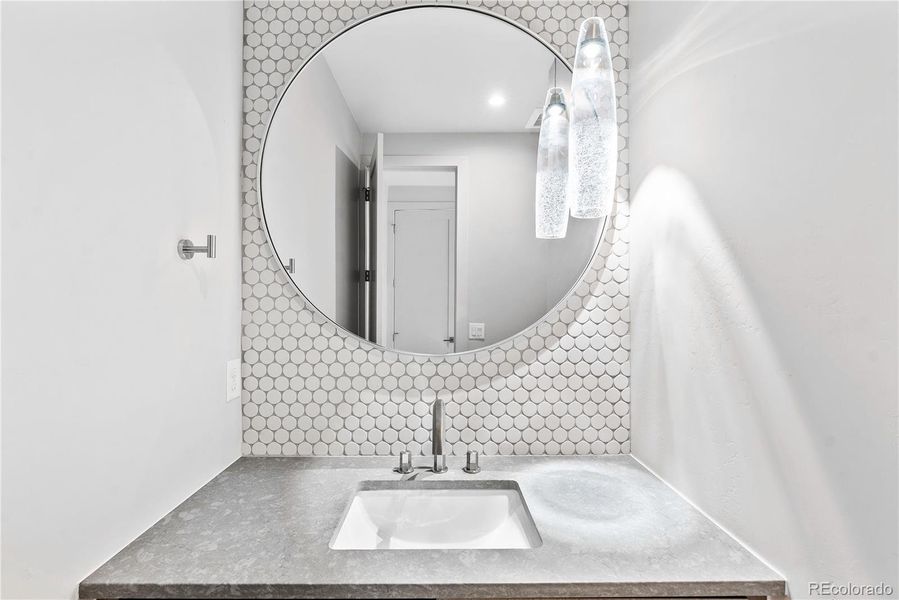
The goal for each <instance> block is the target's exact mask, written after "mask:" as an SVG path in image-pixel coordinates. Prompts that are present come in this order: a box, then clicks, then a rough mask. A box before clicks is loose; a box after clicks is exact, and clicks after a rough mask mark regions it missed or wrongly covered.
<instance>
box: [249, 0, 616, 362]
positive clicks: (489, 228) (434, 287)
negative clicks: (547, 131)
mask: <svg viewBox="0 0 899 600" xmlns="http://www.w3.org/2000/svg"><path fill="white" fill-rule="evenodd" d="M570 79H571V73H570V70H569V68H568V66H567V65H566V64H565V62H564V61H563V60H562V59H560V58H559V57H558V56H557V55H556V54H555V53H554V52H553V51H552V50H550V49H549V47H548V46H547V45H546V44H545V43H544V42H542V41H541V40H540V39H539V38H537V37H536V36H534V35H533V34H531V33H530V32H528V31H526V30H524V29H522V28H520V27H518V26H517V25H515V24H513V23H511V22H509V21H506V20H504V19H502V18H500V17H497V16H495V15H491V14H488V13H485V12H482V11H479V10H475V9H471V8H466V7H461V6H445V7H436V6H419V7H407V8H402V9H397V10H393V11H389V12H385V13H381V14H380V15H378V16H375V17H373V18H370V19H367V20H365V21H362V22H360V23H359V24H357V25H355V26H353V27H351V28H349V29H347V30H346V31H345V32H344V33H342V34H340V35H338V36H336V37H335V38H334V39H333V40H332V41H330V42H328V43H327V44H326V45H324V46H323V47H322V48H320V50H319V51H318V52H317V53H316V54H314V55H313V56H312V57H311V58H310V59H309V60H308V61H307V62H306V63H305V64H304V66H303V67H302V69H301V70H300V71H299V72H298V73H297V74H296V76H295V77H294V79H293V80H292V81H291V82H290V84H289V85H288V86H287V88H286V90H285V92H284V94H283V96H282V97H281V98H280V100H279V102H278V105H277V107H276V109H275V111H274V114H273V115H272V118H271V123H270V124H269V129H268V132H267V134H266V137H265V141H264V143H263V148H262V155H261V158H260V169H259V182H258V183H259V191H260V199H261V200H260V204H261V207H262V216H263V220H264V223H265V226H266V229H267V231H268V235H269V239H270V241H271V243H272V247H273V248H274V250H275V253H276V257H277V259H278V260H280V261H281V262H282V263H283V264H284V265H285V269H286V270H287V272H288V273H289V275H290V277H291V278H292V280H293V281H294V283H295V284H296V286H297V288H298V289H299V290H300V291H301V293H302V294H303V295H304V296H305V297H306V298H307V299H308V300H309V302H311V303H312V304H313V305H314V306H315V307H316V308H317V309H318V310H319V311H320V312H321V313H323V314H324V315H325V316H327V317H328V318H329V319H331V320H332V321H334V322H335V323H336V324H337V325H339V326H340V327H342V328H343V329H345V330H346V331H348V332H350V333H352V334H354V335H357V336H359V337H361V338H364V339H367V340H370V341H371V342H374V343H376V344H378V345H381V346H384V347H387V348H392V349H395V350H399V351H405V352H415V353H423V354H449V353H453V352H464V351H468V350H475V349H480V348H483V347H485V346H489V345H492V344H495V343H497V342H500V341H503V340H505V339H507V338H509V337H510V336H513V335H515V334H517V333H519V332H521V331H523V330H525V329H527V328H528V327H530V326H531V325H533V324H534V323H536V322H538V321H539V320H540V319H541V318H542V317H543V316H545V315H546V314H547V313H548V312H549V311H551V310H552V309H553V308H554V307H555V306H556V305H557V304H559V302H561V301H563V300H564V299H565V298H566V297H567V295H568V294H569V293H570V291H571V289H572V288H573V287H574V286H575V285H576V283H577V282H578V281H579V279H580V278H581V276H582V275H583V273H584V270H585V269H586V268H587V266H588V265H589V263H590V261H591V259H592V257H593V254H594V252H595V249H596V245H597V243H598V241H599V238H600V236H601V234H602V229H603V225H604V222H603V220H602V219H588V220H579V219H572V220H571V222H570V224H569V226H568V231H567V235H566V236H565V237H564V238H562V239H537V237H536V235H535V226H536V224H535V185H536V184H535V180H536V171H537V142H538V134H539V131H540V121H541V117H542V114H543V111H542V109H543V103H544V100H545V98H546V97H547V90H549V89H550V88H553V87H561V88H563V89H567V88H568V86H569V85H570Z"/></svg>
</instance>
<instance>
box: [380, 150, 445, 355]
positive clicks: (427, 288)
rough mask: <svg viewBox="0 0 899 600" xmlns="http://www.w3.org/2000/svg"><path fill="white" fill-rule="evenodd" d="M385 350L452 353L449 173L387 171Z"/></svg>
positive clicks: (419, 170) (422, 169)
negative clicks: (400, 349) (386, 333)
mask: <svg viewBox="0 0 899 600" xmlns="http://www.w3.org/2000/svg"><path fill="white" fill-rule="evenodd" d="M385 178H386V179H387V182H388V185H387V205H388V219H389V222H388V231H389V234H388V236H387V240H388V247H387V263H388V277H387V281H386V282H385V285H386V286H387V288H388V289H387V294H386V296H387V303H386V306H385V309H384V317H385V319H386V322H387V324H388V330H389V332H390V335H389V336H388V338H387V339H386V340H385V342H386V343H385V345H386V346H387V347H388V348H402V349H404V350H408V351H411V352H420V353H423V354H445V353H448V352H454V351H455V349H456V344H455V338H456V315H455V304H456V299H455V296H456V276H457V271H456V229H457V228H456V218H457V217H456V186H455V178H456V175H455V172H454V171H452V170H446V169H444V170H440V169H433V168H431V169H429V168H427V167H424V168H421V169H394V170H390V169H388V170H387V172H386V174H385Z"/></svg>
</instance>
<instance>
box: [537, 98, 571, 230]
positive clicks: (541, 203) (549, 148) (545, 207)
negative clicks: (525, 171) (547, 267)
mask: <svg viewBox="0 0 899 600" xmlns="http://www.w3.org/2000/svg"><path fill="white" fill-rule="evenodd" d="M536 217H537V219H536V221H537V237H538V238H540V239H549V240H552V239H558V238H563V237H565V234H566V232H567V231H568V106H567V103H566V101H565V92H564V90H562V88H559V87H554V88H550V90H549V91H548V92H547V93H546V103H545V104H544V106H543V119H542V120H541V122H540V137H539V139H538V142H537V202H536Z"/></svg>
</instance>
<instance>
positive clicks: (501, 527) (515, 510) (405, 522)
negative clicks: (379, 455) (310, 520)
mask: <svg viewBox="0 0 899 600" xmlns="http://www.w3.org/2000/svg"><path fill="white" fill-rule="evenodd" d="M540 544H542V540H541V539H540V534H539V533H538V532H537V527H536V525H534V520H533V519H532V518H531V514H530V512H529V511H528V508H527V504H525V501H524V498H523V497H522V495H521V490H520V489H519V487H518V484H517V483H515V482H514V481H470V482H469V481H364V482H362V483H361V484H360V485H359V488H358V489H357V490H356V493H355V495H354V496H353V498H352V499H351V500H350V504H349V506H348V507H347V509H346V511H345V512H344V515H343V519H342V520H341V522H340V525H339V526H338V527H337V530H336V532H335V533H334V536H333V537H332V539H331V543H330V547H331V548H333V549H335V550H403V549H415V548H417V549H428V548H430V549H478V548H480V549H501V548H518V549H524V548H536V547H538V546H540Z"/></svg>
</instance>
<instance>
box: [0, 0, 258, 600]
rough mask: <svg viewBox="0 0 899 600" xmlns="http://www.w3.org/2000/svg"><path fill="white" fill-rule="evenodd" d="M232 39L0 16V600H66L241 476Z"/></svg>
mask: <svg viewBox="0 0 899 600" xmlns="http://www.w3.org/2000/svg"><path fill="white" fill-rule="evenodd" d="M241 18H242V16H241V5H240V3H234V2H228V3H209V2H202V3H185V2H177V3H82V2H66V3H43V2H41V3H11V2H4V3H3V6H2V55H3V62H2V68H3V73H2V77H3V79H2V85H3V114H2V117H3V139H2V143H3V149H2V150H3V161H2V168H3V183H2V194H3V207H2V227H3V230H2V243H3V246H2V260H3V263H2V268H3V273H2V285H3V292H4V297H3V307H2V310H3V313H2V318H3V334H2V335H3V338H2V344H3V351H4V352H3V382H2V386H3V388H2V393H3V415H2V443H3V446H2V473H3V486H2V529H3V536H2V596H3V597H4V598H68V597H74V596H75V593H76V588H77V584H78V582H79V581H80V580H81V579H82V578H84V577H85V576H86V575H88V574H89V573H90V572H91V571H92V570H93V569H94V568H96V567H97V566H99V565H100V564H101V563H102V562H103V561H105V560H106V559H107V558H109V557H110V556H111V555H112V554H114V553H115V552H117V551H118V550H119V549H121V548H122V547H123V546H124V545H126V544H127V543H128V542H130V541H131V540H132V539H133V538H134V537H136V536H137V535H139V534H140V533H141V532H142V531H144V530H145V529H146V528H147V527H149V526H150V525H152V524H153V523H154V522H155V521H156V520H157V519H159V518H160V517H162V516H163V515H164V514H165V513H166V512H167V511H169V510H170V509H172V508H174V507H175V505H176V504H177V503H178V502H180V501H181V500H183V499H184V498H186V497H187V496H188V495H190V494H191V493H193V492H194V491H195V490H196V489H197V488H199V487H200V486H201V485H203V484H204V483H205V482H206V481H208V480H209V479H210V478H212V477H213V476H214V475H216V474H217V473H218V472H219V471H221V470H222V469H223V468H224V467H225V466H226V465H228V464H229V463H230V462H232V461H233V460H234V459H236V458H237V457H238V456H239V454H240V446H239V444H240V402H239V401H237V400H236V401H232V402H230V403H226V400H225V362H226V360H227V359H229V358H237V357H239V355H240V348H239V326H240V300H239V299H240V248H239V206H240V204H239V203H240V199H239V184H238V181H239V179H238V172H239V168H240V167H239V165H240V140H241V133H240V118H241V108H240V101H239V98H240V93H241V88H240V85H241V68H242V67H241V30H242V22H241ZM207 233H215V234H217V235H218V243H219V248H218V258H217V259H215V260H207V259H206V258H202V257H198V258H195V259H194V260H193V261H191V262H185V261H182V260H180V259H179V258H178V257H177V255H176V253H175V245H176V242H177V241H178V239H179V238H181V237H184V236H190V237H191V238H192V239H193V240H194V241H195V242H202V241H203V240H204V239H205V235H206V234H207Z"/></svg>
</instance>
